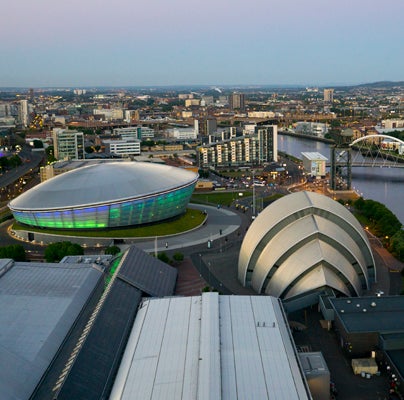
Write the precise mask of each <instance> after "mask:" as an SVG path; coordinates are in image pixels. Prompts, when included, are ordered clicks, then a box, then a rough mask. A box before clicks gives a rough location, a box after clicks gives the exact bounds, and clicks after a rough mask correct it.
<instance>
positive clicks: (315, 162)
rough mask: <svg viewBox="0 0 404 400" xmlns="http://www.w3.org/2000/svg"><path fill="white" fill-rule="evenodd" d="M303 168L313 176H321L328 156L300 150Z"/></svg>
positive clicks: (324, 171)
mask: <svg viewBox="0 0 404 400" xmlns="http://www.w3.org/2000/svg"><path fill="white" fill-rule="evenodd" d="M302 160H303V168H304V170H305V171H306V173H307V174H308V175H309V176H311V177H313V178H322V177H324V176H325V174H326V162H327V161H328V158H327V157H325V156H323V155H322V154H321V153H318V152H302Z"/></svg>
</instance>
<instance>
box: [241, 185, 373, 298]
mask: <svg viewBox="0 0 404 400" xmlns="http://www.w3.org/2000/svg"><path fill="white" fill-rule="evenodd" d="M238 278H239V280H240V282H241V283H242V284H243V285H244V286H250V287H252V288H253V289H254V290H255V291H256V292H257V293H263V294H268V295H271V296H275V297H278V298H281V299H284V300H290V299H292V298H299V297H302V296H305V295H308V294H310V293H311V294H313V293H316V292H319V291H322V290H324V289H325V288H331V289H332V290H334V291H336V292H337V293H340V294H343V295H346V296H360V295H361V294H362V291H363V290H366V289H369V288H370V284H371V283H373V282H374V281H375V279H376V269H375V262H374V259H373V254H372V251H371V247H370V243H369V241H368V238H367V236H366V233H365V231H364V230H363V229H362V227H361V225H360V224H359V222H358V221H357V220H356V218H355V217H354V216H353V215H352V214H351V212H350V211H349V210H347V209H346V208H345V207H344V206H343V205H341V204H340V203H338V202H336V201H334V200H332V199H330V198H329V197H326V196H323V195H320V194H317V193H312V192H297V193H293V194H289V195H287V196H285V197H283V198H280V199H279V200H277V201H275V202H274V203H272V204H270V205H269V206H268V207H266V208H265V209H264V210H263V211H262V212H261V213H260V214H259V215H258V217H257V218H256V219H255V220H254V222H253V223H252V225H251V226H250V228H249V229H248V231H247V233H246V236H245V238H244V240H243V243H242V245H241V249H240V254H239V261H238Z"/></svg>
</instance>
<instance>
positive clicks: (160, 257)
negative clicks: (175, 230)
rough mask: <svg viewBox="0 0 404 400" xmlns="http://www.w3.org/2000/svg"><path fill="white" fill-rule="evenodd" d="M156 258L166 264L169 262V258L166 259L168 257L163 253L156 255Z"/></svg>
mask: <svg viewBox="0 0 404 400" xmlns="http://www.w3.org/2000/svg"><path fill="white" fill-rule="evenodd" d="M157 258H158V259H159V260H160V261H163V262H164V263H166V264H168V263H169V262H170V258H169V257H168V255H167V254H166V253H165V252H164V251H163V252H162V253H159V254H158V255H157Z"/></svg>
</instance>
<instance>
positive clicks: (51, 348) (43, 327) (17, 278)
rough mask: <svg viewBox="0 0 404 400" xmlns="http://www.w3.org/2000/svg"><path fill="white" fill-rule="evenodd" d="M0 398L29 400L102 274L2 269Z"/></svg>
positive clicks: (45, 266)
mask: <svg viewBox="0 0 404 400" xmlns="http://www.w3.org/2000/svg"><path fill="white" fill-rule="evenodd" d="M0 267H2V268H1V270H0V302H1V304H2V305H3V306H2V307H1V309H0V370H1V375H0V393H1V398H2V399H3V400H7V399H13V400H14V399H27V398H29V396H30V395H31V393H32V392H33V390H34V388H35V387H36V385H37V384H38V382H39V380H40V379H41V377H42V375H43V373H44V372H45V370H46V369H47V368H48V366H49V364H50V362H51V361H52V359H53V357H54V356H55V354H56V353H57V351H58V349H59V347H60V346H61V344H62V342H63V340H64V339H65V337H66V335H67V333H68V332H69V330H70V329H71V327H72V325H73V323H74V321H75V320H76V318H77V317H78V315H79V314H80V312H81V311H82V308H83V307H84V305H85V304H86V302H87V300H88V298H89V296H90V295H91V293H92V292H93V290H94V288H95V286H96V285H97V283H98V281H99V279H100V278H101V277H102V273H101V272H100V271H98V270H97V269H95V268H93V267H92V266H91V265H89V264H63V265H62V264H57V265H56V264H50V263H28V262H15V263H14V262H13V261H12V260H8V262H7V261H5V260H2V261H1V265H0Z"/></svg>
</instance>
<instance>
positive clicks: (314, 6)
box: [0, 0, 404, 86]
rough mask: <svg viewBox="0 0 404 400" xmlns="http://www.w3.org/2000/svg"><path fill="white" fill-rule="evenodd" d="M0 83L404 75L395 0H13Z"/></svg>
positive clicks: (350, 79)
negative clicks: (112, 0)
mask: <svg viewBox="0 0 404 400" xmlns="http://www.w3.org/2000/svg"><path fill="white" fill-rule="evenodd" d="M1 10H2V12H1V17H0V18H1V22H0V38H1V40H0V54H1V55H2V56H1V58H2V59H3V60H2V61H1V62H0V86H57V85H60V86H77V85H82V86H91V85H171V84H220V83H222V84H284V83H290V84H296V83H299V84H322V83H325V84H326V83H328V82H334V83H356V82H358V83H359V82H370V81H377V80H404V76H403V71H404V55H403V52H402V48H403V43H404V28H403V23H402V16H403V15H404V1H403V0H386V1H383V2H378V1H373V0H350V1H348V0H339V1H330V0H322V1H321V0H306V1H301V0H282V1H281V0H253V1H250V2H248V1H243V2H241V1H239V0H233V1H230V0H205V1H193V0H188V1H184V0H172V1H163V0H154V1H150V0H147V1H146V0H137V1H133V0H131V1H130V0H116V1H114V2H111V1H104V0H81V1H79V0H71V1H69V2H57V1H50V0H37V1H33V2H31V1H28V0H14V1H13V2H8V3H6V4H5V5H3V6H2V7H1Z"/></svg>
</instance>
